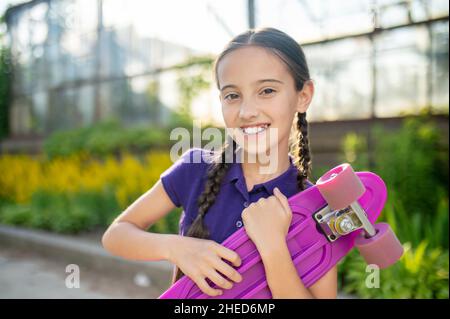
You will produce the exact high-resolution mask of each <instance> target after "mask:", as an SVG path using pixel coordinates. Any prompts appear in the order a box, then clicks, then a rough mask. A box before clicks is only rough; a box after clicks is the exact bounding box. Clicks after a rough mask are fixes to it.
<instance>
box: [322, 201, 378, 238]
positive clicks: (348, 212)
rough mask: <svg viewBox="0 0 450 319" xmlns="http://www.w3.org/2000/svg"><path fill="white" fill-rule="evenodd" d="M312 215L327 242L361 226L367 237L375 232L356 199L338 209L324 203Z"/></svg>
mask: <svg viewBox="0 0 450 319" xmlns="http://www.w3.org/2000/svg"><path fill="white" fill-rule="evenodd" d="M313 217H314V220H315V221H316V222H317V224H318V225H319V226H320V229H321V230H322V232H323V233H324V234H325V236H326V237H327V239H328V241H329V242H334V241H336V240H337V239H338V238H339V237H341V236H344V235H347V234H349V233H351V232H353V231H355V230H358V229H361V228H362V229H364V230H365V231H366V233H367V235H368V237H373V236H375V234H376V231H375V228H374V227H373V225H372V224H371V222H370V221H369V219H368V218H367V214H366V212H365V211H364V209H363V208H362V207H361V205H360V204H359V203H358V202H357V201H355V202H353V203H351V204H350V206H348V207H346V208H344V209H340V210H332V209H331V208H330V206H328V205H326V206H325V207H324V208H322V209H321V210H319V211H318V212H316V213H315V214H314V215H313Z"/></svg>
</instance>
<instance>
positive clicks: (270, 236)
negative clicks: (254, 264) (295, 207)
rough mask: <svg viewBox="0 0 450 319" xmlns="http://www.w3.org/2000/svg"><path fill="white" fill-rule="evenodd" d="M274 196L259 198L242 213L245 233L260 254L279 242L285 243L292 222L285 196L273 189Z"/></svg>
mask: <svg viewBox="0 0 450 319" xmlns="http://www.w3.org/2000/svg"><path fill="white" fill-rule="evenodd" d="M273 193H274V195H273V196H270V197H268V198H260V199H259V200H258V201H257V202H255V203H251V204H250V205H249V206H248V207H247V208H245V209H244V210H243V211H242V221H243V223H244V226H245V231H246V232H247V235H248V236H249V237H250V239H251V240H252V241H253V243H254V244H255V245H256V247H257V248H258V251H259V252H261V251H262V250H264V249H272V248H275V249H276V247H272V246H273V245H276V244H277V243H280V240H283V241H285V240H286V235H287V233H288V230H289V226H290V224H291V220H292V211H291V208H290V207H289V203H288V200H287V198H286V196H284V195H283V193H281V191H280V190H279V189H278V188H277V187H275V189H274V191H273Z"/></svg>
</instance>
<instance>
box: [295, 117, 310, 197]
mask: <svg viewBox="0 0 450 319" xmlns="http://www.w3.org/2000/svg"><path fill="white" fill-rule="evenodd" d="M296 157H297V158H296V161H295V164H296V166H297V168H298V175H297V184H298V188H299V189H300V191H302V190H304V189H306V186H307V185H306V180H307V178H308V176H310V173H311V156H310V147H309V139H308V122H307V121H306V112H304V113H300V112H297V152H296Z"/></svg>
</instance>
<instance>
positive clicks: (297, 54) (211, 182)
mask: <svg viewBox="0 0 450 319" xmlns="http://www.w3.org/2000/svg"><path fill="white" fill-rule="evenodd" d="M244 46H258V47H262V48H265V49H267V50H269V51H271V52H273V53H274V54H276V55H277V56H278V57H279V58H280V59H281V60H282V61H284V63H285V64H286V65H287V67H288V69H289V72H290V73H291V75H292V77H293V78H294V81H295V88H296V89H297V90H298V91H300V90H302V89H303V86H304V84H305V82H306V81H308V80H310V76H309V69H308V65H307V63H306V57H305V54H304V53H303V50H302V48H301V47H300V45H299V44H298V43H297V42H296V41H295V40H294V39H292V38H291V37H290V36H289V35H287V34H286V33H284V32H282V31H280V30H277V29H274V28H261V29H256V30H255V29H250V30H248V31H246V32H244V33H241V34H239V35H237V36H236V37H234V38H233V39H232V40H231V41H230V42H229V43H228V44H227V46H226V47H225V49H224V50H223V51H222V53H220V55H219V56H218V57H217V59H216V61H215V63H214V71H215V72H214V73H215V79H216V84H217V88H219V89H220V87H219V80H218V76H217V67H218V64H219V62H220V61H221V59H222V58H223V57H224V56H225V55H227V54H228V53H230V52H231V51H234V50H236V49H238V48H241V47H244ZM296 131H297V134H296V142H295V143H293V147H294V150H293V151H292V152H293V153H294V158H295V160H294V164H295V165H296V167H297V168H298V175H297V183H298V188H299V191H302V190H304V189H305V188H306V180H307V178H308V176H309V174H310V170H311V157H310V147H309V140H308V122H307V121H306V112H305V113H299V112H297V119H296ZM230 148H232V149H231V151H233V150H234V149H235V148H236V143H235V141H234V140H232V141H229V140H228V141H226V142H225V143H224V145H223V146H222V149H221V151H220V152H219V153H220V156H218V157H217V159H218V160H217V161H214V162H213V163H212V165H211V166H210V167H209V170H208V173H207V174H208V177H207V180H206V184H205V189H204V190H203V193H202V194H201V195H200V197H199V199H198V207H199V209H198V215H197V217H196V218H195V220H194V221H193V222H192V224H191V226H190V227H189V229H188V231H187V234H186V236H190V237H196V238H204V239H207V238H209V231H208V229H207V227H206V225H205V223H204V217H205V215H206V213H207V212H208V209H209V207H211V206H212V205H213V204H214V201H215V200H216V196H217V195H218V194H219V190H220V184H221V181H222V179H223V177H224V176H225V175H226V173H227V171H228V168H229V167H230V163H226V161H225V154H226V153H227V152H229V151H230ZM182 276H183V273H182V271H181V270H180V269H179V268H178V267H177V268H176V275H175V276H174V278H173V282H175V281H177V280H178V279H180V278H181V277H182Z"/></svg>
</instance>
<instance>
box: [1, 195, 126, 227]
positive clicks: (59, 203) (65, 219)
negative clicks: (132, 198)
mask: <svg viewBox="0 0 450 319" xmlns="http://www.w3.org/2000/svg"><path fill="white" fill-rule="evenodd" d="M0 209H1V210H0V223H4V224H10V225H17V226H24V227H30V228H38V229H43V230H49V231H54V232H58V233H77V232H80V231H88V230H91V229H93V228H94V227H96V226H107V225H109V223H110V222H111V221H112V220H113V218H115V217H116V216H117V214H118V212H120V209H119V206H118V204H117V203H116V200H115V197H114V193H113V192H111V191H109V190H106V191H105V192H103V193H90V192H78V193H74V194H64V193H50V192H47V191H37V192H36V193H34V194H33V196H32V199H31V202H30V203H29V204H21V205H19V204H4V205H2V206H1V208H0Z"/></svg>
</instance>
